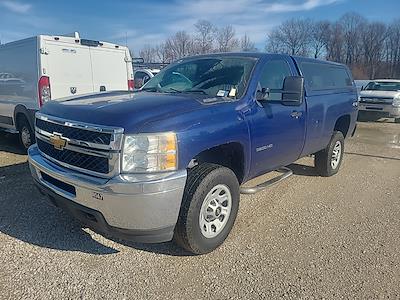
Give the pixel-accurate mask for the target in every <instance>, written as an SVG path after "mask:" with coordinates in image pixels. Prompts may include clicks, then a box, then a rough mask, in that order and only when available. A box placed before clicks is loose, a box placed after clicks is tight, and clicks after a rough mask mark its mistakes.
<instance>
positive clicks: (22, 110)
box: [14, 104, 35, 130]
mask: <svg viewBox="0 0 400 300" xmlns="http://www.w3.org/2000/svg"><path fill="white" fill-rule="evenodd" d="M21 117H25V118H26V120H27V121H28V123H29V125H30V126H31V128H32V130H34V128H35V124H34V120H35V112H34V111H33V110H29V109H27V108H26V107H25V106H23V105H21V104H19V105H17V106H16V107H15V109H14V124H15V128H16V129H17V130H18V127H19V122H20V121H19V119H20V118H21Z"/></svg>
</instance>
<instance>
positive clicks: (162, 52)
mask: <svg viewBox="0 0 400 300" xmlns="http://www.w3.org/2000/svg"><path fill="white" fill-rule="evenodd" d="M155 49H156V56H157V61H158V62H160V63H163V64H164V63H168V62H171V58H170V57H168V51H167V48H166V46H165V43H161V44H159V45H157V46H156V48H155Z"/></svg>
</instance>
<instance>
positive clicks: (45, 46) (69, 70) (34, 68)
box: [0, 33, 134, 148]
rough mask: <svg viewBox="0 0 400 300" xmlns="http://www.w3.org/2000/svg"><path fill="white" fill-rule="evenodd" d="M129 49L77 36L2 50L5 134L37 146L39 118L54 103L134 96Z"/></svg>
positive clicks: (44, 38)
mask: <svg viewBox="0 0 400 300" xmlns="http://www.w3.org/2000/svg"><path fill="white" fill-rule="evenodd" d="M133 84H134V82H133V68H132V58H131V55H130V53H129V49H128V48H127V47H123V46H119V45H115V44H111V43H106V42H100V41H93V40H85V39H81V38H80V37H79V34H78V33H75V34H74V35H73V36H49V35H39V36H35V37H31V38H28V39H24V40H20V41H16V42H11V43H8V44H4V45H0V129H5V130H7V131H11V132H19V135H20V140H21V143H22V145H23V146H24V147H25V148H28V147H29V146H30V144H31V143H33V141H34V129H33V124H34V114H35V112H36V111H37V110H39V109H40V107H41V106H42V105H43V104H44V103H45V102H46V101H49V100H56V99H60V98H64V97H69V96H74V95H82V94H88V93H97V92H103V91H115V90H133Z"/></svg>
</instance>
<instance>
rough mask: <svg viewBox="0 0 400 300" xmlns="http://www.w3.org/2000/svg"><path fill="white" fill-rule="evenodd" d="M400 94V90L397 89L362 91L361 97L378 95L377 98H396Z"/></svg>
mask: <svg viewBox="0 0 400 300" xmlns="http://www.w3.org/2000/svg"><path fill="white" fill-rule="evenodd" d="M397 95H400V92H397V91H361V92H360V97H367V98H369V97H374V98H375V97H376V98H394V97H395V96H397Z"/></svg>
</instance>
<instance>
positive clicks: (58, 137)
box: [50, 132, 68, 150]
mask: <svg viewBox="0 0 400 300" xmlns="http://www.w3.org/2000/svg"><path fill="white" fill-rule="evenodd" d="M50 143H51V144H52V145H53V147H54V148H55V149H57V150H63V149H64V148H65V147H66V146H67V145H68V139H67V138H65V137H63V136H62V134H60V133H56V132H54V133H53V135H52V136H51V137H50Z"/></svg>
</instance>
